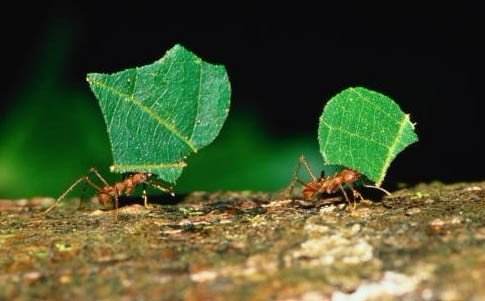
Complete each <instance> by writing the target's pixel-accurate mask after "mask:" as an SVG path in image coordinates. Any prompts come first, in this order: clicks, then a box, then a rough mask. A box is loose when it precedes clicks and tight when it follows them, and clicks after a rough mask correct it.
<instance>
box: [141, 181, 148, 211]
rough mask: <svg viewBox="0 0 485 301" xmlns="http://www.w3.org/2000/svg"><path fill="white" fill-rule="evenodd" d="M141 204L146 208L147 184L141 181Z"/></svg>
mask: <svg viewBox="0 0 485 301" xmlns="http://www.w3.org/2000/svg"><path fill="white" fill-rule="evenodd" d="M142 196H143V204H144V205H145V208H147V209H148V196H147V184H146V183H143V193H142Z"/></svg>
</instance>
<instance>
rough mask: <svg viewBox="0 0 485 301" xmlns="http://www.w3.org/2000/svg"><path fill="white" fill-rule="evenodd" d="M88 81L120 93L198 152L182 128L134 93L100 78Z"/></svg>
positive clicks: (125, 99) (120, 95)
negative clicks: (137, 97) (109, 84)
mask: <svg viewBox="0 0 485 301" xmlns="http://www.w3.org/2000/svg"><path fill="white" fill-rule="evenodd" d="M88 81H89V82H90V83H91V84H93V85H95V86H98V87H100V88H103V89H106V90H107V91H109V92H111V93H113V94H116V95H118V96H119V97H120V98H121V99H123V100H124V101H126V102H130V103H133V104H134V105H135V106H137V107H138V108H139V109H140V110H142V111H143V112H145V113H147V114H148V115H149V116H150V117H152V118H153V119H154V120H155V121H156V122H157V123H158V124H159V125H161V126H162V127H164V128H166V129H167V130H168V131H169V132H170V133H172V134H173V135H174V136H175V137H177V138H178V139H179V140H180V141H182V142H183V143H185V144H186V145H187V146H188V147H189V148H190V149H191V150H192V151H193V152H194V153H197V148H196V147H195V145H194V144H193V143H192V141H191V140H190V139H189V138H187V137H185V136H184V135H183V134H182V133H181V132H180V130H179V129H177V127H176V126H175V125H173V124H171V123H170V122H168V121H167V120H165V119H163V118H162V117H161V116H159V115H158V114H157V113H156V112H154V111H153V110H151V109H150V108H148V107H147V106H145V105H143V103H142V102H141V101H140V100H138V99H136V97H134V96H133V95H129V94H126V93H123V92H121V91H119V90H117V89H116V88H113V87H111V86H108V85H106V84H105V83H103V82H101V81H98V80H95V79H92V78H88Z"/></svg>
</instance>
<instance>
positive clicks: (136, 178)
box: [44, 168, 174, 219]
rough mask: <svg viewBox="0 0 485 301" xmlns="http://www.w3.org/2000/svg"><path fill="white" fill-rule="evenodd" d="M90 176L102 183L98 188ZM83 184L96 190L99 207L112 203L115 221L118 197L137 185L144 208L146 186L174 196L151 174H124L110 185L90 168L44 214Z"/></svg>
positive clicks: (127, 193) (146, 198)
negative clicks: (139, 188)
mask: <svg viewBox="0 0 485 301" xmlns="http://www.w3.org/2000/svg"><path fill="white" fill-rule="evenodd" d="M90 174H94V175H95V176H96V177H97V178H98V179H99V180H100V181H101V182H102V184H103V185H102V186H99V185H97V184H95V183H94V182H93V181H92V180H91V179H90V178H89V175H90ZM83 182H84V183H86V184H88V185H89V186H91V187H92V188H94V189H95V190H96V194H97V198H98V202H99V203H100V204H101V205H103V206H106V205H108V204H109V203H113V202H114V207H115V219H118V207H119V197H120V196H123V195H126V196H129V195H130V194H131V193H132V192H133V190H134V189H135V188H136V187H137V186H138V185H143V194H142V196H143V202H144V205H145V207H148V196H147V192H146V185H147V184H148V185H150V186H152V187H154V188H156V189H158V190H160V191H162V192H165V193H170V194H171V195H172V196H173V195H174V193H173V192H172V190H171V188H165V187H163V186H162V185H161V184H160V183H158V181H157V179H156V177H155V176H154V175H153V174H151V173H143V172H137V173H132V174H125V175H124V177H123V179H122V180H121V181H119V182H116V183H114V184H113V185H110V184H109V183H108V182H107V181H106V180H105V179H104V178H103V177H102V176H101V174H100V173H99V172H98V171H97V170H96V169H95V168H91V169H90V170H89V173H88V174H87V175H86V176H84V177H81V178H79V179H77V181H75V182H74V183H73V184H72V185H71V186H69V188H68V189H67V190H66V191H64V193H63V194H61V195H60V196H59V197H58V198H57V200H56V201H55V202H54V204H52V206H50V207H49V208H48V209H47V210H46V211H45V212H44V214H47V213H48V212H49V211H51V210H52V209H54V207H56V206H57V204H58V203H59V202H60V201H62V200H63V199H64V198H65V197H66V195H67V194H68V193H69V192H71V191H72V190H73V189H74V188H76V187H77V186H78V185H79V184H81V183H83Z"/></svg>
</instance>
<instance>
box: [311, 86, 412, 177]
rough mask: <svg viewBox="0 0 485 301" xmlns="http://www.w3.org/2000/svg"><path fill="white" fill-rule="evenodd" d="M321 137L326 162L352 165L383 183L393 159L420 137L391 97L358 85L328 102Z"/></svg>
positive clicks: (349, 166)
mask: <svg viewBox="0 0 485 301" xmlns="http://www.w3.org/2000/svg"><path fill="white" fill-rule="evenodd" d="M318 140H319V143H320V152H321V153H322V156H323V158H324V161H325V163H326V164H336V165H342V166H345V167H348V168H352V169H354V170H356V171H358V172H360V173H362V174H363V175H365V176H366V177H367V178H369V179H370V180H372V181H374V182H375V183H376V185H377V186H380V185H381V184H382V181H383V180H384V177H385V175H386V172H387V169H388V168H389V165H390V164H391V162H392V160H394V158H395V157H396V156H397V154H398V153H400V152H401V151H402V150H404V149H405V148H406V147H407V146H408V145H410V144H412V143H414V142H416V141H418V137H417V135H416V133H415V132H414V124H413V123H412V122H411V121H410V118H409V115H408V114H405V113H403V112H402V111H401V109H400V108H399V106H398V105H397V104H396V103H395V102H394V101H393V100H392V99H391V98H389V97H387V96H385V95H383V94H380V93H377V92H375V91H371V90H368V89H366V88H361V87H356V88H348V89H346V90H344V91H342V92H340V93H339V94H337V95H336V96H334V97H333V98H332V99H330V101H329V102H328V103H327V104H326V106H325V108H324V110H323V113H322V115H321V117H320V125H319V129H318Z"/></svg>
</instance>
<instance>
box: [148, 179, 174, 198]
mask: <svg viewBox="0 0 485 301" xmlns="http://www.w3.org/2000/svg"><path fill="white" fill-rule="evenodd" d="M146 183H147V184H148V185H150V186H152V187H153V188H156V189H158V190H160V191H161V192H165V193H168V194H170V195H171V196H172V197H174V196H175V193H174V192H173V190H172V187H169V188H165V187H163V186H162V185H161V184H160V183H157V182H156V181H155V180H153V179H150V180H149V181H147V182H146Z"/></svg>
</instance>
